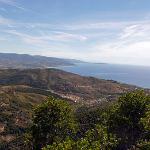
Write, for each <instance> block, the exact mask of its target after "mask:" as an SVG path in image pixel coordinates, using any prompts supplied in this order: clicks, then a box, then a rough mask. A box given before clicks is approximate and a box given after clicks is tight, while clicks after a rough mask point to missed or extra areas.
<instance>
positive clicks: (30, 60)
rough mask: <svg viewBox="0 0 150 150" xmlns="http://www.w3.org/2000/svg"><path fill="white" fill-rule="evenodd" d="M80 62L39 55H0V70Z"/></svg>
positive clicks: (68, 64)
mask: <svg viewBox="0 0 150 150" xmlns="http://www.w3.org/2000/svg"><path fill="white" fill-rule="evenodd" d="M78 62H80V61H78V60H74V59H62V58H55V57H45V56H39V55H35V56H32V55H27V54H15V53H0V69H6V68H7V69H8V68H9V69H17V68H21V69H27V68H32V69H34V68H48V67H57V66H70V65H74V64H75V63H78Z"/></svg>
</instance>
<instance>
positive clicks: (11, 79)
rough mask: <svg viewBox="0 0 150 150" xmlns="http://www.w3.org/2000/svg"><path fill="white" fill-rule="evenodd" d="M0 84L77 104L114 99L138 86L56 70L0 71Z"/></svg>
mask: <svg viewBox="0 0 150 150" xmlns="http://www.w3.org/2000/svg"><path fill="white" fill-rule="evenodd" d="M0 85H3V86H7V85H26V86H30V87H32V88H36V89H39V90H45V91H50V92H52V93H55V94H57V95H60V96H61V97H65V98H68V99H71V100H73V101H75V102H80V103H81V102H82V103H97V102H101V101H103V100H104V101H106V100H113V99H115V98H116V96H118V95H120V94H122V93H124V92H128V91H132V90H135V89H136V88H137V87H135V86H131V85H127V84H120V83H118V82H116V81H111V80H103V79H97V78H93V77H83V76H80V75H77V74H73V73H69V72H65V71H62V70H58V69H28V70H18V69H5V70H0Z"/></svg>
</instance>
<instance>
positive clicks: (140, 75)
mask: <svg viewBox="0 0 150 150" xmlns="http://www.w3.org/2000/svg"><path fill="white" fill-rule="evenodd" d="M59 69H62V70H64V71H68V72H72V73H76V74H79V75H84V76H93V77H97V78H101V79H106V80H115V81H118V82H121V83H127V84H133V85H137V86H140V87H143V88H150V67H148V66H130V65H115V64H94V63H77V64H76V65H74V66H63V67H62V66H61V67H59Z"/></svg>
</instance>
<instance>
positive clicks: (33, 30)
mask: <svg viewBox="0 0 150 150" xmlns="http://www.w3.org/2000/svg"><path fill="white" fill-rule="evenodd" d="M0 52H3V53H20V54H22V53H23V54H31V55H43V56H51V57H60V58H71V59H79V60H83V61H89V62H105V63H114V64H131V65H146V66H150V0H0Z"/></svg>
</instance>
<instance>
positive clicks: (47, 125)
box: [30, 97, 77, 150]
mask: <svg viewBox="0 0 150 150" xmlns="http://www.w3.org/2000/svg"><path fill="white" fill-rule="evenodd" d="M74 120H75V119H74V115H73V112H72V109H71V107H70V105H69V104H68V103H67V102H64V101H63V100H59V99H54V98H53V97H50V98H49V99H48V100H47V101H46V102H44V103H43V104H41V105H39V106H37V107H36V108H35V109H34V115H33V125H32V126H31V128H30V141H31V142H32V147H33V148H34V149H36V150H38V149H41V148H42V147H44V146H45V145H47V144H53V143H54V142H56V141H57V142H61V141H63V140H64V139H65V138H66V137H67V136H70V137H71V136H72V135H73V134H74V132H75V129H76V127H77V126H76V124H75V121H74Z"/></svg>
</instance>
